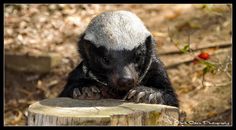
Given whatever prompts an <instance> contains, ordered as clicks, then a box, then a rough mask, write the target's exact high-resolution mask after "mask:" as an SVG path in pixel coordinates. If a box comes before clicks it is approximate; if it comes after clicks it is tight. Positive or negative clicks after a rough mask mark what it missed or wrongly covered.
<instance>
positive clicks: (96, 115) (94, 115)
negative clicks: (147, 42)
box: [28, 98, 179, 126]
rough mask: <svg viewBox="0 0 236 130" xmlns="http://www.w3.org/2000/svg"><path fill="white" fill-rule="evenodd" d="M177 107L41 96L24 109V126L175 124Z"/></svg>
mask: <svg viewBox="0 0 236 130" xmlns="http://www.w3.org/2000/svg"><path fill="white" fill-rule="evenodd" d="M178 119H179V112H178V108H176V107H172V106H166V105H159V104H145V103H131V102H124V101H122V100H115V99H101V100H78V99H71V98H54V99H45V100H42V101H39V102H36V103H33V104H32V105H30V106H29V108H28V125H30V126H32V125H33V126H34V125H39V126H47V125H50V126H51V125H111V126H130V125H131V126H142V125H152V126H153V125H154V126H155V125H158V126H162V125H163V126H166V125H171V126H173V125H178Z"/></svg>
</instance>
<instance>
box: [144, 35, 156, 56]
mask: <svg viewBox="0 0 236 130" xmlns="http://www.w3.org/2000/svg"><path fill="white" fill-rule="evenodd" d="M155 44H156V42H155V40H154V38H153V37H152V36H151V35H149V36H148V37H147V38H146V40H145V45H146V48H147V55H149V56H151V55H152V53H153V52H154V51H155Z"/></svg>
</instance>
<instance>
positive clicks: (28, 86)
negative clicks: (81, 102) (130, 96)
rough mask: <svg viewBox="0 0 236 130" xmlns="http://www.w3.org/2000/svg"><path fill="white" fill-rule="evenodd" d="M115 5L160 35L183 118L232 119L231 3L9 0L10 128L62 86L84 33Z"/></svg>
mask: <svg viewBox="0 0 236 130" xmlns="http://www.w3.org/2000/svg"><path fill="white" fill-rule="evenodd" d="M110 10H129V11H132V12H134V13H136V14H137V15H138V16H139V17H140V18H141V19H142V20H143V21H144V23H145V25H146V26H147V28H148V29H149V30H150V31H151V33H152V34H153V36H154V37H155V39H156V41H157V53H158V54H159V56H160V58H161V60H162V61H163V62H164V64H165V66H166V69H167V72H168V74H169V77H170V79H171V82H172V84H173V86H174V89H175V90H176V93H177V95H178V98H179V101H180V112H181V121H196V122H197V121H212V122H221V123H222V122H226V124H231V119H232V113H231V110H232V104H231V103H232V86H231V85H232V84H231V83H232V74H231V71H232V68H231V67H232V54H231V51H232V5H228V4H217V5H214V4H207V5H206V4H194V5H192V4H184V5H182V4H173V5H171V4H164V5H162V4H114V5H113V4H105V5H104V4H9V5H8V4H5V5H4V53H5V56H4V57H5V87H4V125H27V108H28V106H29V105H30V104H32V103H34V102H36V101H39V100H42V99H45V98H55V97H56V96H57V95H58V94H59V93H60V91H62V89H63V87H64V85H65V83H66V79H67V76H68V74H69V72H70V71H71V70H72V69H73V68H75V67H76V65H78V64H79V62H80V61H81V59H80V57H79V54H78V53H77V47H76V43H77V41H78V38H79V35H80V34H81V33H82V32H83V30H84V29H85V28H86V26H87V25H88V23H89V21H90V20H91V19H92V18H93V17H94V16H96V15H98V14H99V13H101V12H104V11H110ZM206 125H207V124H206Z"/></svg>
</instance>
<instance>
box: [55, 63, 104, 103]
mask: <svg viewBox="0 0 236 130" xmlns="http://www.w3.org/2000/svg"><path fill="white" fill-rule="evenodd" d="M59 97H71V98H78V99H99V98H100V90H99V89H98V87H97V86H96V85H95V84H94V82H93V81H91V80H90V79H89V78H88V77H86V74H84V72H83V69H82V64H80V65H79V66H78V67H76V68H75V69H74V70H73V71H72V72H71V73H70V74H69V77H68V81H67V84H66V85H65V87H64V89H63V90H62V92H61V93H60V94H59Z"/></svg>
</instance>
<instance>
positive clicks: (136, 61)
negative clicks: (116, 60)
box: [134, 55, 141, 63]
mask: <svg viewBox="0 0 236 130" xmlns="http://www.w3.org/2000/svg"><path fill="white" fill-rule="evenodd" d="M140 60H141V58H140V55H139V56H138V55H137V56H135V58H134V61H135V63H138V62H139V61H140Z"/></svg>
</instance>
